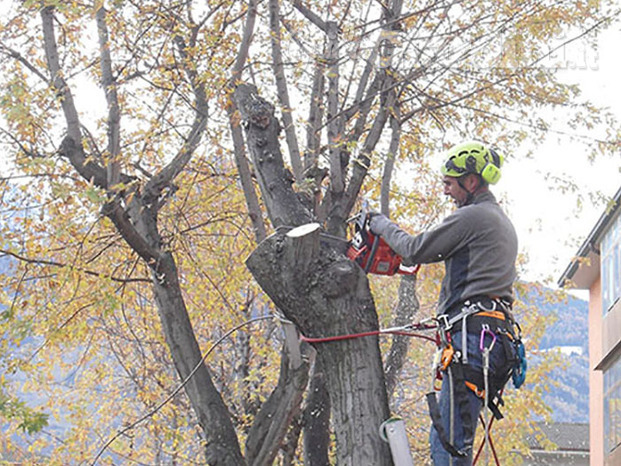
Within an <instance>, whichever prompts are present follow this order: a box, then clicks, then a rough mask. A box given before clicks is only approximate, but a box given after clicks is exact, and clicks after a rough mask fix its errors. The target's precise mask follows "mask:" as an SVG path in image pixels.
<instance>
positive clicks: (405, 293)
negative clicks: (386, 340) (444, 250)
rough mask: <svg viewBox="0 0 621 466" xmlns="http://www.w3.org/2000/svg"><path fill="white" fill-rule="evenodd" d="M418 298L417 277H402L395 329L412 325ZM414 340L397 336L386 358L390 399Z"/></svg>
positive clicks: (394, 320)
mask: <svg viewBox="0 0 621 466" xmlns="http://www.w3.org/2000/svg"><path fill="white" fill-rule="evenodd" d="M419 307H420V306H419V302H418V298H417V296H416V275H401V279H400V280H399V296H398V302H397V310H396V312H395V317H394V319H393V321H392V326H393V327H401V326H403V325H408V324H411V323H412V322H413V321H414V316H415V315H416V313H417V312H418V308H419ZM411 340H412V338H410V337H408V336H402V335H395V336H394V337H393V339H392V345H391V346H390V351H389V352H388V356H387V357H386V364H385V367H386V391H387V392H388V396H389V398H391V399H392V395H393V393H394V390H395V386H396V385H397V381H398V380H399V375H400V374H401V369H403V364H404V363H405V360H406V357H407V355H408V349H409V347H410V341H411Z"/></svg>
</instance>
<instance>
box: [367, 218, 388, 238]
mask: <svg viewBox="0 0 621 466" xmlns="http://www.w3.org/2000/svg"><path fill="white" fill-rule="evenodd" d="M367 216H368V222H369V230H370V231H371V233H373V234H374V235H378V236H382V233H383V232H384V229H385V227H386V225H388V224H389V223H390V220H388V217H386V216H385V215H384V214H380V213H379V212H369V213H368V214H367Z"/></svg>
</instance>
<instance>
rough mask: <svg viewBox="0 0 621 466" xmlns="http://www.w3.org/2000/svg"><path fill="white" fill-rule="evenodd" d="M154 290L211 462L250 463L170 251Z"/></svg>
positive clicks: (155, 277) (163, 259) (156, 276)
mask: <svg viewBox="0 0 621 466" xmlns="http://www.w3.org/2000/svg"><path fill="white" fill-rule="evenodd" d="M153 291H154V294H155V300H156V303H157V309H158V312H159V315H160V320H161V323H162V329H163V331H164V334H165V336H166V341H167V343H168V347H169V348H170V354H171V356H172V358H173V362H174V364H175V368H176V369H177V372H178V373H179V377H180V378H181V379H182V380H184V381H185V380H186V379H187V383H186V385H185V390H186V393H187V394H188V398H189V399H190V402H191V403H192V407H193V408H194V412H195V413H196V415H197V417H198V423H199V424H200V426H201V427H202V429H203V432H204V435H205V445H206V446H205V456H206V461H207V464H209V465H226V466H229V465H231V466H238V465H244V464H246V462H245V461H244V458H243V457H242V455H241V451H240V450H239V442H238V440H237V435H236V433H235V429H234V428H233V424H232V422H231V417H230V414H229V411H228V409H227V407H226V405H225V404H224V401H223V400H222V397H221V396H220V393H219V392H218V390H217V389H216V387H215V386H214V384H213V382H212V380H211V377H210V375H209V372H208V370H207V366H206V365H205V363H204V362H203V361H202V356H201V352H200V348H199V346H198V342H197V341H196V337H195V334H194V331H193V329H192V323H191V322H190V319H189V316H188V313H187V310H186V307H185V302H184V301H183V297H182V295H181V289H180V287H179V282H178V273H177V267H176V265H175V262H174V259H173V257H172V255H171V254H170V253H163V254H162V256H161V261H160V263H159V267H158V268H157V272H155V271H154V272H153ZM195 369H196V370H195ZM193 371H194V372H193Z"/></svg>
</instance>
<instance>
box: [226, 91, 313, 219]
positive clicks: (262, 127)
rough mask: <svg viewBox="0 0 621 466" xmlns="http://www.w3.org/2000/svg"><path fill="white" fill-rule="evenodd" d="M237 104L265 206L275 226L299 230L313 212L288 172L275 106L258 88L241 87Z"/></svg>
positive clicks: (236, 92)
mask: <svg viewBox="0 0 621 466" xmlns="http://www.w3.org/2000/svg"><path fill="white" fill-rule="evenodd" d="M235 102H236V104H237V108H238V109H239V112H240V114H241V117H242V121H243V122H244V124H245V126H246V138H247V146H248V149H249V152H250V155H251V157H252V161H253V163H254V166H255V170H256V173H257V180H258V182H259V186H260V188H261V193H262V198H263V202H264V203H265V205H266V208H267V212H268V214H269V216H270V220H271V221H272V225H274V226H275V227H279V226H283V225H284V226H295V225H302V224H305V223H308V222H310V221H311V215H310V213H309V211H308V210H307V209H306V208H305V207H304V205H303V204H302V202H301V201H300V199H299V198H298V197H297V194H296V193H295V192H294V191H293V188H292V186H291V185H292V183H293V176H292V175H291V173H290V172H289V171H288V170H287V169H286V168H285V166H284V162H283V157H282V153H281V151H280V146H279V144H278V134H279V132H280V124H279V123H278V120H276V118H275V117H274V106H273V105H272V104H270V103H269V102H267V101H266V100H264V99H262V98H260V97H259V95H258V93H257V89H256V87H255V86H252V85H248V84H241V85H239V86H238V87H237V89H236V90H235Z"/></svg>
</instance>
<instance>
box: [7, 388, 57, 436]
mask: <svg viewBox="0 0 621 466" xmlns="http://www.w3.org/2000/svg"><path fill="white" fill-rule="evenodd" d="M0 416H2V417H3V418H4V419H6V420H7V421H16V422H17V423H18V424H17V427H18V428H19V429H21V430H22V431H24V432H26V433H28V434H31V435H32V434H35V433H37V432H40V431H41V430H42V429H43V428H44V427H46V426H47V425H48V419H49V414H47V413H43V412H40V411H36V410H33V409H32V408H29V407H28V406H27V405H26V403H25V402H23V401H19V400H16V399H15V398H11V397H9V396H8V395H6V393H4V392H0Z"/></svg>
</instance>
